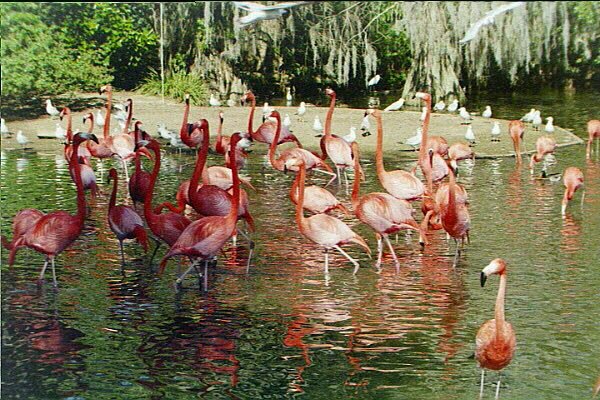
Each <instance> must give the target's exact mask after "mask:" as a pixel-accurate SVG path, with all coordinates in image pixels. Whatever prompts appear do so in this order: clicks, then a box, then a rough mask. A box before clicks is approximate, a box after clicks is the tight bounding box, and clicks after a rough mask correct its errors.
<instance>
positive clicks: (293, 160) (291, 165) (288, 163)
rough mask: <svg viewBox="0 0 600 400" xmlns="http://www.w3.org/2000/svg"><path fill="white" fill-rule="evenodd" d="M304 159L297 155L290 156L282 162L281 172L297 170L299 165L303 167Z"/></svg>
mask: <svg viewBox="0 0 600 400" xmlns="http://www.w3.org/2000/svg"><path fill="white" fill-rule="evenodd" d="M304 165H305V164H304V161H303V160H302V159H300V158H298V157H290V158H288V159H287V160H285V163H284V164H283V172H285V173H287V172H288V171H299V170H300V167H302V168H304Z"/></svg>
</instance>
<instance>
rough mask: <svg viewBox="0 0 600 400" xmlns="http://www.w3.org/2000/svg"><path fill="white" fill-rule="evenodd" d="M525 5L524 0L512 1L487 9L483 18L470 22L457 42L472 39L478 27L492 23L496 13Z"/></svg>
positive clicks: (465, 41) (462, 42)
mask: <svg viewBox="0 0 600 400" xmlns="http://www.w3.org/2000/svg"><path fill="white" fill-rule="evenodd" d="M523 5H525V2H524V1H514V2H511V3H508V4H504V5H501V6H499V7H496V8H494V9H493V10H491V11H488V12H487V13H486V14H485V15H484V17H483V18H481V19H480V20H479V21H477V22H475V23H474V24H472V25H471V26H470V27H469V29H468V30H467V32H466V33H465V36H464V37H463V38H462V39H460V40H459V41H458V43H461V44H464V43H467V42H468V41H470V40H473V39H474V38H475V37H476V36H477V33H478V32H479V29H481V28H482V27H484V26H486V25H491V24H493V23H494V18H495V17H496V16H497V15H500V14H502V13H505V12H507V11H509V10H512V9H513V8H517V7H520V6H523Z"/></svg>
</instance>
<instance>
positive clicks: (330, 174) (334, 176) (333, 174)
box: [313, 168, 337, 187]
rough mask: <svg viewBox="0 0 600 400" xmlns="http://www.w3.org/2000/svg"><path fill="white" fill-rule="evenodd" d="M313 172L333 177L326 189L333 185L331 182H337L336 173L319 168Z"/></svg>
mask: <svg viewBox="0 0 600 400" xmlns="http://www.w3.org/2000/svg"><path fill="white" fill-rule="evenodd" d="M313 171H317V172H321V173H324V174H326V175H329V176H331V177H332V178H331V179H330V180H329V182H327V185H325V187H327V186H329V185H330V184H331V182H333V181H335V180H336V178H337V175H336V174H335V172H329V171H323V170H322V169H317V168H315V169H314V170H313Z"/></svg>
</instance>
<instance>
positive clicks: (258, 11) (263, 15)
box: [233, 1, 310, 28]
mask: <svg viewBox="0 0 600 400" xmlns="http://www.w3.org/2000/svg"><path fill="white" fill-rule="evenodd" d="M308 3H310V1H297V2H293V3H289V2H286V3H279V4H275V5H271V6H265V5H262V4H258V3H252V2H249V1H234V2H233V4H234V5H235V6H236V7H237V8H239V9H241V10H244V11H248V14H247V15H245V16H243V17H242V18H240V19H238V20H236V21H234V22H235V24H236V25H237V26H238V27H240V28H244V27H246V26H248V25H252V24H255V23H257V22H259V21H264V20H268V19H276V18H279V17H281V16H283V15H284V14H285V13H287V12H288V8H291V7H295V6H299V5H302V4H308Z"/></svg>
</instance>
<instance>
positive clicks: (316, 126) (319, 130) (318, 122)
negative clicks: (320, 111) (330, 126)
mask: <svg viewBox="0 0 600 400" xmlns="http://www.w3.org/2000/svg"><path fill="white" fill-rule="evenodd" d="M313 130H314V131H315V132H317V133H318V134H322V133H323V125H322V124H321V120H320V119H319V116H318V115H315V122H313Z"/></svg>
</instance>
